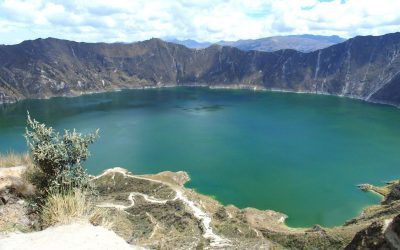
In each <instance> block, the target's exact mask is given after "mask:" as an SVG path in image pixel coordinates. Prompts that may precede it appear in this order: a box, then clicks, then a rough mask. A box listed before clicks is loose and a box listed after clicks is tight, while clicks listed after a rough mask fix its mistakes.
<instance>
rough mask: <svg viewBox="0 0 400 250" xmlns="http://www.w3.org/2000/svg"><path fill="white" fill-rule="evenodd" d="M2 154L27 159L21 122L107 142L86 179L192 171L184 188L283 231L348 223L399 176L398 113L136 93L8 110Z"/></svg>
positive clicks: (350, 105)
mask: <svg viewBox="0 0 400 250" xmlns="http://www.w3.org/2000/svg"><path fill="white" fill-rule="evenodd" d="M0 107H1V108H0V152H5V151H7V150H14V151H25V150H26V146H25V141H24V139H23V137H22V134H23V132H24V123H25V114H26V111H27V110H28V109H29V111H30V112H31V114H32V116H34V117H35V118H37V119H39V120H40V121H43V122H45V123H47V124H49V125H51V126H53V127H55V128H58V129H63V128H77V129H79V130H81V131H83V132H89V131H92V130H94V129H96V128H100V133H101V138H100V140H99V141H98V142H97V143H96V144H95V145H94V146H93V147H92V148H91V149H92V152H93V157H92V158H91V159H90V160H89V161H88V162H87V163H86V166H87V167H88V168H89V171H90V173H92V174H98V173H100V172H102V170H104V169H106V168H110V167H115V166H122V167H125V168H128V169H129V170H131V171H132V172H133V173H136V174H144V173H157V172H160V171H164V170H171V171H178V170H185V171H187V172H189V174H190V176H191V178H192V181H191V182H190V183H188V185H187V186H189V187H192V188H195V189H196V190H198V191H199V192H201V193H205V194H209V195H212V196H214V197H216V198H217V199H218V200H219V201H221V202H222V203H224V204H234V205H236V206H238V207H242V208H243V207H248V206H249V207H256V208H259V209H273V210H276V211H280V212H283V213H286V214H287V215H289V218H288V220H287V224H288V225H291V226H310V225H313V224H316V223H318V224H321V225H324V226H333V225H339V224H342V223H343V222H344V221H345V220H347V219H350V218H351V217H353V216H356V215H357V214H359V213H360V211H361V209H362V208H363V207H364V206H367V205H369V204H373V203H377V202H379V200H380V198H379V197H378V196H375V195H373V194H370V193H364V192H361V191H359V190H358V189H357V188H356V185H357V184H359V183H365V182H369V183H373V184H382V183H383V182H384V181H388V180H392V179H394V178H398V177H399V172H400V170H399V166H400V157H399V151H400V140H399V138H400V129H399V127H400V111H399V110H398V109H396V108H393V107H389V106H384V105H375V104H369V103H365V102H362V101H357V100H350V99H346V98H339V97H331V96H318V95H306V94H290V93H268V92H252V91H233V90H208V89H204V88H171V89H155V90H129V91H122V92H115V93H104V94H96V95H89V96H81V97H76V98H53V99H50V100H27V101H23V102H20V103H17V104H12V105H5V106H0Z"/></svg>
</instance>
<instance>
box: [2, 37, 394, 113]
mask: <svg viewBox="0 0 400 250" xmlns="http://www.w3.org/2000/svg"><path fill="white" fill-rule="evenodd" d="M399 53H400V33H394V34H388V35H384V36H379V37H372V36H367V37H356V38H354V39H350V40H348V41H346V42H344V43H340V44H337V45H334V46H331V47H328V48H326V49H322V50H317V51H314V52H311V53H301V52H297V51H294V50H280V51H276V52H260V51H241V50H239V49H236V48H232V47H221V46H217V45H216V46H211V47H209V48H206V49H202V50H192V49H188V48H186V47H184V46H181V45H177V44H173V43H167V42H164V41H161V40H159V39H151V40H148V41H144V42H138V43H133V44H105V43H95V44H93V43H92V44H90V43H76V42H71V41H65V40H57V39H52V38H49V39H38V40H34V41H25V42H23V43H21V44H18V45H11V46H0V102H12V101H15V100H19V99H23V98H46V97H51V96H74V95H79V94H83V93H90V92H100V91H109V90H113V89H121V88H136V87H150V86H152V87H157V86H166V85H168V86H170V85H172V86H176V85H196V84H201V85H208V86H219V87H226V86H228V87H248V88H253V87H254V86H257V87H258V88H260V87H261V88H265V89H277V90H286V91H296V92H311V93H321V94H332V95H340V96H348V97H353V98H360V99H364V100H369V101H374V102H381V103H389V104H394V105H399V104H400V75H399V72H400V59H399V57H398V55H399Z"/></svg>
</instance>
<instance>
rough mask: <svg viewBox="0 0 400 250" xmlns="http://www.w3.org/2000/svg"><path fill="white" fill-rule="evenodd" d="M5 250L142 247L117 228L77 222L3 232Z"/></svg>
mask: <svg viewBox="0 0 400 250" xmlns="http://www.w3.org/2000/svg"><path fill="white" fill-rule="evenodd" d="M0 249H2V250H19V249H24V250H47V249H48V250H50V249H51V250H53V249H57V250H63V249H65V250H67V249H68V250H69V249H80V250H92V249H93V250H114V249H115V250H119V249H121V250H125V249H126V250H132V249H143V248H141V247H136V246H132V245H129V244H128V243H126V242H125V241H124V240H123V239H122V238H120V237H119V236H117V235H116V234H115V233H114V232H112V231H110V230H107V229H105V228H103V227H96V226H93V225H91V224H88V223H74V224H71V225H63V226H57V227H52V228H48V229H46V230H43V231H40V232H34V233H27V234H22V233H12V234H7V235H0Z"/></svg>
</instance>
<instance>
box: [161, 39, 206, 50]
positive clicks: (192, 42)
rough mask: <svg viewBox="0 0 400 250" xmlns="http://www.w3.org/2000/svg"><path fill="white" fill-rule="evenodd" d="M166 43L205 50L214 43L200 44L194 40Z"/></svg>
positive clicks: (172, 40)
mask: <svg viewBox="0 0 400 250" xmlns="http://www.w3.org/2000/svg"><path fill="white" fill-rule="evenodd" d="M166 41H167V42H171V43H176V44H181V45H183V46H186V47H188V48H191V49H204V48H207V47H209V46H211V45H212V43H210V42H198V41H195V40H192V39H187V40H178V39H171V40H168V39H167V40H166Z"/></svg>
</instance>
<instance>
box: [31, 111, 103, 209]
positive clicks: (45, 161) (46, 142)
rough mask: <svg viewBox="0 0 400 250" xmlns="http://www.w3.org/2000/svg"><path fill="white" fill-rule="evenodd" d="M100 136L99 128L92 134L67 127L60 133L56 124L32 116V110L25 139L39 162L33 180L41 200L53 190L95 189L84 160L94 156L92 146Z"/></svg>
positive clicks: (33, 157) (34, 159)
mask: <svg viewBox="0 0 400 250" xmlns="http://www.w3.org/2000/svg"><path fill="white" fill-rule="evenodd" d="M97 137H98V130H97V131H96V132H95V133H92V134H88V135H82V134H80V133H77V132H76V131H75V130H73V131H72V132H71V131H69V130H65V131H64V134H63V135H60V134H59V133H57V132H55V131H54V129H53V128H52V127H46V125H45V124H42V123H39V122H38V121H36V120H34V119H32V118H31V117H30V115H29V113H28V119H27V128H26V132H25V138H26V140H27V143H28V147H29V150H30V152H31V156H32V160H33V162H34V164H35V165H36V170H35V171H34V172H33V173H31V174H30V179H31V182H32V183H33V184H34V185H35V186H36V188H37V190H38V198H39V200H38V201H37V202H38V203H40V201H42V203H43V202H44V199H45V198H46V196H47V195H48V194H49V193H51V194H52V195H54V194H55V193H60V194H63V193H68V192H70V191H71V190H77V189H78V190H87V189H90V188H91V187H90V182H89V181H90V179H89V175H88V174H87V173H86V171H85V169H84V168H83V167H82V165H81V163H82V162H84V161H85V160H86V159H87V158H88V157H89V156H90V152H89V145H90V144H92V143H93V142H94V141H95V140H96V139H97Z"/></svg>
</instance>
